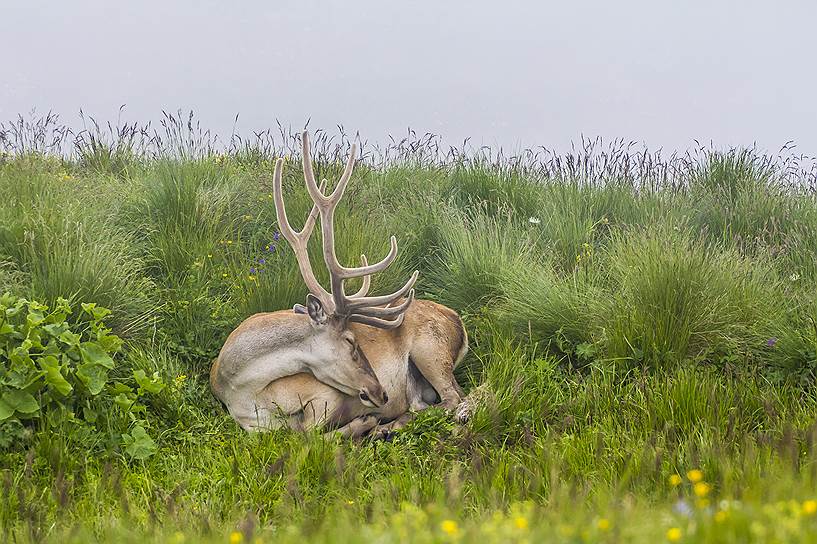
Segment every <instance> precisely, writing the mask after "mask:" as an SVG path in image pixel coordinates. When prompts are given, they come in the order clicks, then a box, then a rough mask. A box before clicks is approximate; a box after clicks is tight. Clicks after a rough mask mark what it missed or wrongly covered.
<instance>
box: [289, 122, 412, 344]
mask: <svg viewBox="0 0 817 544" xmlns="http://www.w3.org/2000/svg"><path fill="white" fill-rule="evenodd" d="M302 144H303V154H302V156H303V169H304V180H305V181H306V188H307V190H308V191H309V195H310V197H311V198H312V201H313V203H314V205H313V206H312V210H311V211H310V212H309V216H308V217H307V219H306V223H305V224H304V227H303V229H301V231H300V232H295V231H294V230H293V229H292V227H291V226H290V225H289V222H288V220H287V216H286V209H285V207H284V200H283V195H282V182H281V173H282V169H283V160H282V159H278V161H277V162H276V163H275V174H274V187H273V188H274V194H275V211H276V212H277V214H278V223H279V225H280V227H281V234H283V236H284V238H285V239H286V240H287V241H288V242H289V243H290V245H291V246H292V249H293V250H294V252H295V257H296V259H297V260H298V267H299V268H300V270H301V275H302V276H303V278H304V281H305V282H306V285H307V287H308V288H309V291H310V292H311V293H312V294H313V295H315V296H316V297H318V298H319V299H320V301H321V303H322V304H323V306H324V308H326V309H327V310H328V312H329V313H331V314H333V315H336V316H339V317H343V318H346V319H348V320H349V321H354V322H358V323H365V324H367V325H372V326H374V327H379V328H385V329H389V328H395V327H399V326H400V325H401V324H402V323H403V316H404V314H405V311H406V310H407V309H408V307H409V306H410V305H411V302H412V301H413V300H414V290H413V289H412V287H413V286H414V282H416V281H417V275H418V272H417V271H415V272H414V273H413V274H412V275H411V277H410V278H409V280H408V281H407V282H406V284H405V285H403V287H401V288H400V289H398V290H397V291H395V292H394V293H392V294H390V295H382V296H375V297H367V296H366V294H367V293H368V291H369V287H370V285H371V276H372V274H376V273H378V272H382V271H383V270H385V269H386V268H387V267H388V266H389V265H390V264H391V263H392V262H393V261H394V259H395V258H396V257H397V239H396V238H395V237H394V236H392V237H391V239H390V243H391V248H390V249H389V253H388V254H387V255H386V256H385V257H384V258H383V260H381V261H380V262H378V263H375V264H372V265H370V264H369V262H368V260H367V259H366V256H365V255H361V256H360V262H361V266H359V267H355V268H347V267H345V266H343V265H341V264H340V262H339V261H338V257H337V254H336V253H335V208H336V207H337V205H338V202H340V199H341V198H342V197H343V192H344V191H345V190H346V185H347V184H348V183H349V179H350V178H351V176H352V170H353V168H354V165H355V156H356V154H357V146H356V145H355V144H352V149H351V153H350V154H349V158H348V160H347V161H346V167H345V168H344V170H343V174H342V175H341V177H340V180H338V183H337V186H336V187H335V189H334V190H333V191H332V193H331V194H330V195H329V196H326V195H325V194H324V190H325V188H326V180H323V181H322V182H321V185H320V187H318V184H317V182H316V181H315V173H314V171H313V169H312V158H311V154H310V151H309V135H308V133H307V132H306V131H304V133H303V138H302ZM318 216H320V219H321V231H322V233H323V258H324V261H326V267H327V268H328V270H329V278H330V284H331V294H330V292H327V291H326V290H325V289H324V288H323V287H322V286H321V285H320V283H319V282H318V281H317V279H316V278H315V274H314V272H313V271H312V266H311V264H310V262H309V255H308V253H307V243H308V241H309V237H310V235H311V234H312V229H313V228H314V226H315V221H316V219H317V217H318ZM359 277H362V278H363V285H362V286H361V288H360V289H359V290H358V291H357V293H355V294H354V295H351V296H347V295H346V293H345V291H344V285H343V282H344V281H345V280H347V279H351V278H359ZM406 293H408V296H407V298H406V300H405V301H404V302H402V303H401V304H399V305H396V306H392V304H393V303H394V302H396V301H397V300H399V299H400V298H402V297H404V296H406Z"/></svg>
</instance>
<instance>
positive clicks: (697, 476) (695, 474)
mask: <svg viewBox="0 0 817 544" xmlns="http://www.w3.org/2000/svg"><path fill="white" fill-rule="evenodd" d="M687 478H689V481H690V482H692V483H693V484H697V483H698V482H700V481H701V480H703V479H704V473H703V472H701V471H700V470H698V469H697V468H694V469H692V470H690V471H689V472H687Z"/></svg>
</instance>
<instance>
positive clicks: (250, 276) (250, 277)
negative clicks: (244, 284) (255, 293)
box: [247, 274, 255, 281]
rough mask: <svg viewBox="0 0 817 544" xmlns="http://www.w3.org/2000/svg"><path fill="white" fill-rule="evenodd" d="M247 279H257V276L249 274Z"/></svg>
mask: <svg viewBox="0 0 817 544" xmlns="http://www.w3.org/2000/svg"><path fill="white" fill-rule="evenodd" d="M247 279H248V280H250V281H255V276H253V275H252V274H250V275H249V276H247Z"/></svg>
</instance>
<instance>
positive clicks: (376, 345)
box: [210, 300, 468, 430]
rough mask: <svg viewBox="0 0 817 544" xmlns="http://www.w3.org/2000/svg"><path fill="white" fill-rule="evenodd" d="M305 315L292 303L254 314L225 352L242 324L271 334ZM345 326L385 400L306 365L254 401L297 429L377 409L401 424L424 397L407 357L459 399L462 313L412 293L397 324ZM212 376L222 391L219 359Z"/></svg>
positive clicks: (443, 394) (447, 399)
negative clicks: (370, 402)
mask: <svg viewBox="0 0 817 544" xmlns="http://www.w3.org/2000/svg"><path fill="white" fill-rule="evenodd" d="M303 318H304V316H301V315H299V314H295V313H293V312H291V311H281V312H273V313H267V314H257V315H256V316H253V317H251V318H249V319H247V321H245V322H244V323H242V325H241V326H239V328H238V329H236V330H235V331H233V333H232V334H231V335H230V337H229V338H228V339H227V341H226V342H225V347H224V349H223V350H222V353H224V350H227V349H229V346H230V344H231V343H233V342H235V339H236V338H237V337H238V335H240V334H242V333H243V332H248V331H250V330H252V331H253V332H254V333H255V334H265V333H266V334H269V333H270V332H269V331H272V330H276V331H280V330H281V329H282V328H283V329H287V328H289V327H290V326H291V324H292V321H293V320H299V319H303ZM296 328H297V327H296ZM349 328H350V330H351V331H352V332H353V333H354V334H355V337H356V339H357V341H358V342H359V344H360V347H361V349H362V350H363V352H364V353H365V355H366V357H367V358H368V360H369V362H370V364H371V367H372V369H373V370H374V372H375V374H376V375H377V378H378V379H379V381H380V382H381V384H382V386H383V388H384V389H385V390H386V391H387V392H388V396H389V401H388V403H387V404H386V405H385V406H382V407H381V408H377V409H374V408H371V407H366V406H364V405H363V404H361V403H360V402H358V401H357V399H355V398H353V397H350V396H347V395H344V394H342V393H340V392H339V391H337V390H335V389H333V388H331V387H329V386H328V385H326V384H324V383H322V382H320V381H318V380H317V379H316V378H315V377H314V376H312V375H311V374H305V373H299V374H295V375H291V376H286V377H281V378H278V379H276V380H274V381H272V382H270V383H269V384H267V385H266V386H265V387H264V388H263V390H262V391H259V392H257V393H256V395H257V397H256V398H257V402H258V403H259V404H260V405H264V406H265V407H267V409H269V410H271V411H275V412H277V413H278V414H279V415H281V416H283V417H284V420H285V421H286V423H285V424H286V425H288V426H290V427H293V428H298V429H301V428H311V427H314V426H316V425H320V424H328V425H329V426H330V427H344V426H347V425H349V424H351V423H352V422H354V421H355V420H357V419H360V418H362V417H365V416H368V415H375V416H376V417H377V418H378V419H379V420H381V421H396V422H397V421H399V425H402V424H404V423H405V422H406V421H407V420H408V419H410V418H408V417H406V416H407V414H408V412H409V410H410V409H417V407H418V406H419V407H422V406H423V405H424V404H423V403H422V399H418V398H417V394H416V393H415V392H414V391H413V390H412V387H411V386H412V384H410V383H409V382H408V380H410V377H409V371H408V365H409V359H411V362H412V363H413V364H414V365H415V366H416V367H417V370H419V372H420V373H421V374H422V376H423V378H425V380H426V381H427V382H428V385H430V386H431V387H432V388H433V389H434V391H435V392H436V393H437V395H438V396H439V399H440V402H441V404H442V405H443V406H445V407H446V408H449V409H453V408H455V407H456V406H457V405H458V404H459V403H460V402H461V400H462V390H461V388H460V387H459V384H457V382H456V380H455V379H454V374H453V372H454V368H455V367H456V366H457V364H458V363H459V362H460V361H461V360H462V358H463V357H464V355H465V353H466V352H467V349H468V335H467V334H466V332H465V328H464V326H463V324H462V320H461V319H460V317H459V316H458V315H457V313H456V312H454V311H453V310H451V309H450V308H447V307H445V306H443V305H441V304H437V303H436V302H432V301H429V300H415V301H414V302H413V303H412V304H411V306H410V307H409V308H408V310H407V311H406V313H405V318H404V321H403V324H402V325H401V326H400V327H398V328H396V329H379V328H375V327H371V326H368V325H362V324H358V323H352V324H350V325H349ZM210 381H211V387H212V388H213V392H214V394H215V395H216V396H217V397H220V395H221V392H222V391H223V388H224V386H225V384H226V383H229V376H227V375H225V372H224V370H223V369H222V368H221V367H220V364H219V360H217V361H216V362H215V363H214V364H213V367H212V369H211V380H210ZM428 385H426V387H428ZM432 396H433V395H432ZM397 427H398V424H396V423H395V424H391V425H390V427H389V430H391V429H392V428H397Z"/></svg>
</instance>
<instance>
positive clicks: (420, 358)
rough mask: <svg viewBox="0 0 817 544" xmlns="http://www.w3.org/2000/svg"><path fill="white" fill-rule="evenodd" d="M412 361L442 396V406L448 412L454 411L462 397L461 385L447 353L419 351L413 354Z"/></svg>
mask: <svg viewBox="0 0 817 544" xmlns="http://www.w3.org/2000/svg"><path fill="white" fill-rule="evenodd" d="M411 355H412V356H411V361H412V362H413V363H414V365H415V366H416V367H417V370H419V371H420V373H421V374H422V375H423V377H424V378H425V379H426V380H427V381H428V383H429V384H430V385H431V387H433V388H434V390H435V391H436V392H437V394H438V395H439V396H440V404H441V405H442V406H443V408H445V409H446V410H454V409H455V408H456V407H457V406H458V405H459V403H460V402H462V397H461V395H460V391H462V390H461V389H460V386H459V384H457V380H456V379H454V361H453V360H452V359H451V357H450V356H449V355H448V354H447V353H434V352H433V350H419V353H416V354H415V353H412V354H411Z"/></svg>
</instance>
